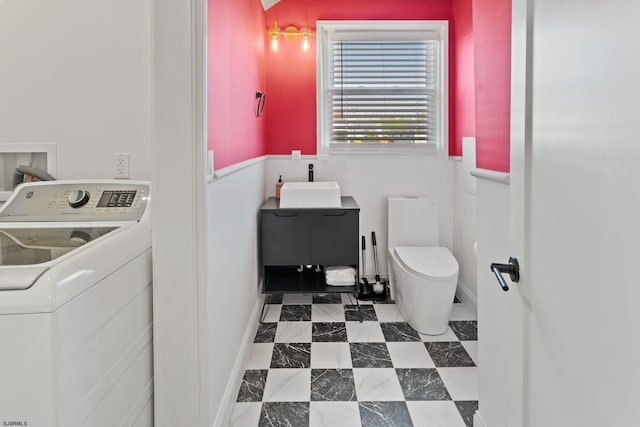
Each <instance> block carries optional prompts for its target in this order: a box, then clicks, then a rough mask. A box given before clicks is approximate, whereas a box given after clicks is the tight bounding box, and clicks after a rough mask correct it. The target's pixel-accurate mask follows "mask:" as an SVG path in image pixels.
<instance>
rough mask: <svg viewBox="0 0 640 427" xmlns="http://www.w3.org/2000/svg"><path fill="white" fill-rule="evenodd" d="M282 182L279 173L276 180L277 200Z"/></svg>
mask: <svg viewBox="0 0 640 427" xmlns="http://www.w3.org/2000/svg"><path fill="white" fill-rule="evenodd" d="M282 184H284V182H282V175H280V178H278V182H276V199H278V200H280V189H281V188H282Z"/></svg>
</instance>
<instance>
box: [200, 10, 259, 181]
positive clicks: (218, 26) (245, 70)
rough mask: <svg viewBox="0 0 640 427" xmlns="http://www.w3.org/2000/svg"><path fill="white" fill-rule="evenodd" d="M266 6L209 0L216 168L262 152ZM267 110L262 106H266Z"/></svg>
mask: <svg viewBox="0 0 640 427" xmlns="http://www.w3.org/2000/svg"><path fill="white" fill-rule="evenodd" d="M264 27H265V23H264V11H263V9H262V4H261V3H260V0H233V1H230V0H229V1H219V0H209V40H208V43H209V90H208V96H209V101H208V102H209V105H208V108H209V112H208V115H209V119H208V124H209V141H208V146H209V149H210V150H211V149H212V150H214V153H215V168H216V169H220V168H223V167H225V166H229V165H231V164H234V163H239V162H241V161H243V160H247V159H251V158H254V157H259V156H262V155H264V154H266V144H265V128H266V114H265V115H263V116H262V117H256V115H255V93H256V91H257V90H261V91H266V75H265V46H266V45H265V42H266V40H265V33H264V30H263V28H264ZM265 113H266V110H265Z"/></svg>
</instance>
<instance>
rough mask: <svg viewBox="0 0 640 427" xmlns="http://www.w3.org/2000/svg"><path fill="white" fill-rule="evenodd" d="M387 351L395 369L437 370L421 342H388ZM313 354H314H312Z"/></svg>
mask: <svg viewBox="0 0 640 427" xmlns="http://www.w3.org/2000/svg"><path fill="white" fill-rule="evenodd" d="M387 349H388V350H389V355H390V356H391V361H392V362H393V367H394V368H435V367H436V365H435V364H434V363H433V360H431V356H429V352H428V351H427V349H426V347H425V346H424V344H423V343H421V342H388V343H387ZM312 354H313V353H312Z"/></svg>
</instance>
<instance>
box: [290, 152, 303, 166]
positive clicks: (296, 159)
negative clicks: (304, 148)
mask: <svg viewBox="0 0 640 427" xmlns="http://www.w3.org/2000/svg"><path fill="white" fill-rule="evenodd" d="M300 159H302V152H301V151H300V150H291V162H292V163H294V164H297V163H300Z"/></svg>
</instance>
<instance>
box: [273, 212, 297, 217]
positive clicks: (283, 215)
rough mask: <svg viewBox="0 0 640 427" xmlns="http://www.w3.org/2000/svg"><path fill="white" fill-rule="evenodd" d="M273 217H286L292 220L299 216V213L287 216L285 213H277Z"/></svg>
mask: <svg viewBox="0 0 640 427" xmlns="http://www.w3.org/2000/svg"><path fill="white" fill-rule="evenodd" d="M273 215H274V216H279V217H284V218H291V217H294V216H298V214H297V213H290V214H285V213H276V212H274V213H273Z"/></svg>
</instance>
